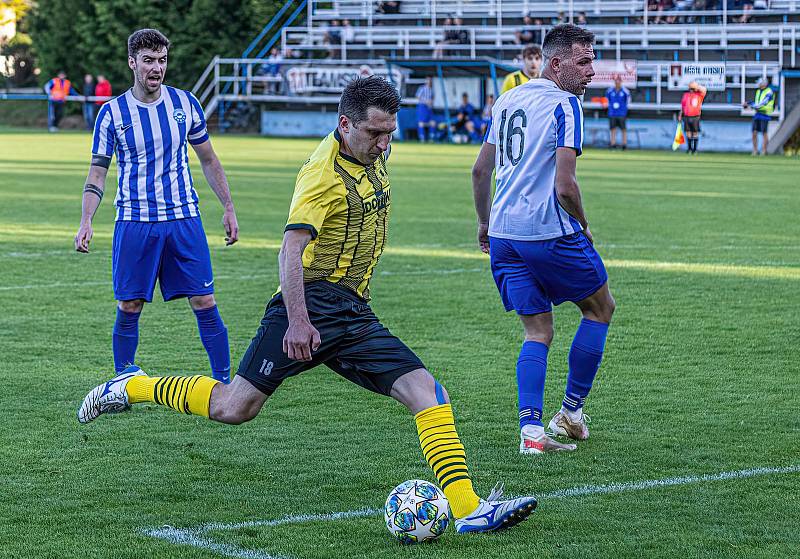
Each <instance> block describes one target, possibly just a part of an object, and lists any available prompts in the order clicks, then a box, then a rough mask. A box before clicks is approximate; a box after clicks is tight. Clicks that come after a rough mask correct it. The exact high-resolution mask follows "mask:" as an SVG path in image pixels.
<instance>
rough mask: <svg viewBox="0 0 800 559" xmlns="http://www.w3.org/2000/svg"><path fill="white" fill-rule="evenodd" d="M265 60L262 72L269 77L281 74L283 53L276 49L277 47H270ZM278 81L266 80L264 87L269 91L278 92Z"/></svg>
mask: <svg viewBox="0 0 800 559" xmlns="http://www.w3.org/2000/svg"><path fill="white" fill-rule="evenodd" d="M267 62H269V64H266V65H265V66H266V67H265V68H264V74H265V75H266V76H268V77H270V78H278V77H279V76H280V74H281V63H282V62H283V55H282V54H281V51H280V50H278V47H272V50H271V51H269V57H268V58H267ZM280 86H281V84H280V82H279V81H277V80H275V81H269V82H267V87H266V88H265V89H266V90H267V91H268V92H269V93H278V92H279V91H280Z"/></svg>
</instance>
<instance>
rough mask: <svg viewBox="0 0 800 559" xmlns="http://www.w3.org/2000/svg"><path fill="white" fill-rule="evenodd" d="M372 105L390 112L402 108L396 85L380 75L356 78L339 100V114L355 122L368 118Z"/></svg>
mask: <svg viewBox="0 0 800 559" xmlns="http://www.w3.org/2000/svg"><path fill="white" fill-rule="evenodd" d="M370 107H374V108H376V109H380V110H381V111H383V112H385V113H389V114H392V115H394V114H397V112H398V111H399V110H400V94H399V93H397V90H396V89H395V87H394V86H393V85H392V84H390V83H389V82H387V81H386V80H385V79H383V78H380V77H378V76H369V77H366V78H356V79H354V80H353V81H351V82H350V83H348V84H347V86H346V87H345V88H344V91H343V92H342V98H341V99H340V100H339V116H341V115H344V116H346V117H347V118H349V119H350V121H351V122H352V123H353V124H358V123H359V122H361V121H363V120H367V111H368V110H369V108H370Z"/></svg>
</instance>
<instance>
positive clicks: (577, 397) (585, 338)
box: [563, 318, 608, 411]
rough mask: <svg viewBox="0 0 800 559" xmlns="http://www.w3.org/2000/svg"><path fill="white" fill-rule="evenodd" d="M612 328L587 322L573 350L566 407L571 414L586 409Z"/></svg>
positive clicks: (565, 397)
mask: <svg viewBox="0 0 800 559" xmlns="http://www.w3.org/2000/svg"><path fill="white" fill-rule="evenodd" d="M607 334H608V324H604V323H602V322H595V321H594V320H589V319H588V318H584V319H583V320H581V325H580V326H578V331H577V332H575V338H574V339H573V340H572V347H571V348H570V350H569V375H567V391H566V393H565V395H564V402H563V406H564V407H565V408H567V409H568V410H570V411H577V410H579V409H580V408H582V407H583V402H584V400H585V399H586V397H587V396H588V395H589V391H590V390H591V389H592V383H593V382H594V377H595V375H596V374H597V369H599V368H600V361H601V360H602V359H603V349H604V348H605V345H606V335H607Z"/></svg>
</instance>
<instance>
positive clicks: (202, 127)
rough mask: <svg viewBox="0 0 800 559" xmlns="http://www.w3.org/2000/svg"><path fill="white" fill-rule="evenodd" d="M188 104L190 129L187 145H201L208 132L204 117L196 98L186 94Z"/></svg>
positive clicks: (206, 138) (205, 139)
mask: <svg viewBox="0 0 800 559" xmlns="http://www.w3.org/2000/svg"><path fill="white" fill-rule="evenodd" d="M187 95H188V96H189V103H191V105H192V127H191V128H190V129H189V143H190V144H192V145H197V144H202V143H203V142H205V141H207V140H208V130H207V128H206V115H205V113H204V112H203V107H201V106H200V101H198V100H197V97H195V96H194V95H192V94H191V93H189V92H187Z"/></svg>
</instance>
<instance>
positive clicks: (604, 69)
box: [589, 60, 636, 89]
mask: <svg viewBox="0 0 800 559" xmlns="http://www.w3.org/2000/svg"><path fill="white" fill-rule="evenodd" d="M592 66H593V67H594V77H593V78H592V83H591V84H590V86H589V87H601V88H603V89H605V88H608V87H612V86H613V85H614V78H615V77H616V76H619V77H621V78H622V85H623V86H625V87H627V88H628V89H634V88H635V87H636V61H635V60H595V61H594V62H592Z"/></svg>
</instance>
